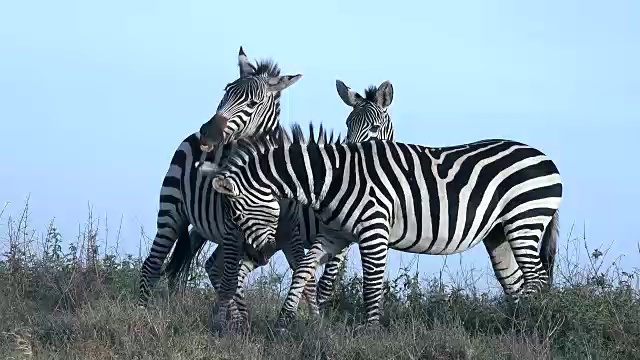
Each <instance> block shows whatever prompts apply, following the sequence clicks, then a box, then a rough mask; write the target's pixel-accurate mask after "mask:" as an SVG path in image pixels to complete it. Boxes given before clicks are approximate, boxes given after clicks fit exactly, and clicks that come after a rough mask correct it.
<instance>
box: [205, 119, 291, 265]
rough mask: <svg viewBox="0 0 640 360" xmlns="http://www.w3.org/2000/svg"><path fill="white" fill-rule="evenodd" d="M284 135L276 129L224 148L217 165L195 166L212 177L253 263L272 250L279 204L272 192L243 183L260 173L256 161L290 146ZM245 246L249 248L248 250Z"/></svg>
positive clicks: (254, 182) (259, 183) (257, 183)
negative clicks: (273, 148) (281, 147)
mask: <svg viewBox="0 0 640 360" xmlns="http://www.w3.org/2000/svg"><path fill="white" fill-rule="evenodd" d="M290 143H291V140H290V137H289V135H288V134H287V132H286V131H285V130H284V129H283V128H282V127H281V126H280V125H278V126H276V128H275V129H274V131H273V132H271V133H260V134H256V135H254V136H247V137H244V138H240V139H237V140H234V141H231V142H229V143H227V144H225V145H224V147H223V150H222V151H223V152H226V153H228V154H229V155H228V157H227V158H226V159H224V160H223V161H222V162H221V163H220V164H215V163H210V162H208V161H203V162H201V163H199V164H198V165H196V167H197V168H198V171H199V172H200V173H201V174H202V175H203V176H207V177H208V176H211V177H213V180H212V183H213V188H214V190H215V191H217V192H219V193H221V194H223V195H225V196H226V198H227V200H228V202H227V204H228V205H229V210H230V213H231V217H232V220H233V222H234V223H235V224H236V226H238V228H239V229H240V230H241V232H242V233H243V234H244V237H245V240H246V242H245V248H246V249H253V251H250V253H252V254H251V255H252V257H254V259H260V256H256V254H264V253H265V252H266V251H267V249H269V248H270V247H273V246H275V235H276V229H277V227H278V221H279V217H280V202H279V200H278V198H277V197H276V194H274V192H273V191H272V188H271V187H270V186H269V185H268V184H267V183H265V182H264V181H262V180H260V178H259V177H258V178H256V179H254V180H250V181H249V182H247V179H248V177H250V176H251V174H256V173H259V172H261V171H263V170H262V169H260V164H259V163H258V162H256V161H255V160H256V157H257V156H258V155H259V154H261V153H263V152H264V151H266V149H267V148H272V147H275V146H277V145H284V144H290ZM246 245H249V246H248V247H247V246H246Z"/></svg>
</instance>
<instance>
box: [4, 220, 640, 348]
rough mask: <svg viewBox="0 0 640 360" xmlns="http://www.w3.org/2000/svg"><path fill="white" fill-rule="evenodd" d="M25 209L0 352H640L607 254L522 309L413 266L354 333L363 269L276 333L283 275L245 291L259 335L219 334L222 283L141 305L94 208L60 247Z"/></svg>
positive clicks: (618, 275) (8, 263)
mask: <svg viewBox="0 0 640 360" xmlns="http://www.w3.org/2000/svg"><path fill="white" fill-rule="evenodd" d="M27 214H28V211H27V209H26V208H25V211H24V212H23V213H21V214H18V216H17V217H9V216H4V220H3V221H5V223H6V224H7V228H6V229H7V230H6V236H5V237H4V239H3V241H2V244H1V245H0V246H1V247H0V249H2V250H3V252H4V254H3V255H2V257H0V287H1V289H2V294H1V296H0V319H1V320H0V333H1V334H0V358H2V359H535V360H540V359H551V358H553V359H638V358H640V297H639V292H638V285H637V281H638V276H639V274H638V271H635V272H633V271H628V272H623V271H621V270H619V269H617V268H616V267H615V266H614V267H610V268H606V269H605V268H604V267H603V265H602V264H604V263H605V262H604V261H603V257H604V255H605V254H603V251H600V250H598V251H593V252H592V253H591V254H590V256H589V262H588V263H580V262H577V261H575V260H572V259H571V258H570V257H567V256H565V257H563V258H561V259H560V260H561V261H560V263H559V264H557V270H556V271H557V274H559V275H558V276H557V280H558V282H559V283H560V285H561V286H558V287H557V288H555V289H553V290H552V291H551V292H550V293H548V294H546V295H544V296H543V297H539V298H537V299H531V301H527V302H526V303H524V304H522V305H521V306H520V307H519V308H517V309H513V308H511V307H510V306H508V304H506V303H505V302H504V301H503V299H502V297H501V296H493V295H491V294H483V293H479V292H478V291H476V290H475V289H469V288H466V289H456V288H451V287H450V286H445V285H446V284H443V283H442V281H440V280H432V281H419V280H418V277H417V274H412V273H410V272H409V271H406V272H404V273H403V274H401V276H399V277H398V278H396V279H392V280H390V281H389V282H388V284H387V289H388V292H387V295H386V298H385V305H384V306H385V312H386V314H385V319H384V321H385V323H386V324H385V325H386V326H385V327H384V328H383V329H381V330H380V331H377V332H369V333H363V334H357V335H354V334H353V324H354V322H358V321H359V319H360V316H361V310H362V309H361V303H362V301H361V292H360V291H361V282H360V277H359V276H357V274H344V273H343V274H342V275H341V278H340V283H339V286H338V289H337V291H336V295H335V297H334V299H333V306H332V308H331V310H330V311H329V312H328V313H327V314H325V316H324V317H323V318H322V319H309V318H308V317H305V316H304V315H303V314H302V312H303V311H302V310H301V316H299V319H298V320H297V321H296V322H295V323H294V324H293V325H292V328H291V331H290V332H289V333H288V334H285V335H278V336H274V335H273V333H272V332H271V328H270V325H271V324H272V323H273V320H274V319H275V315H276V312H277V310H278V309H279V306H280V304H281V297H282V294H283V292H282V289H283V288H286V284H284V285H283V284H281V281H282V275H281V274H273V275H270V276H266V277H262V278H259V279H257V280H256V281H254V282H252V284H251V285H250V286H249V289H248V292H247V298H248V300H249V301H250V303H251V310H252V324H251V330H250V333H248V334H244V335H243V334H235V333H229V334H227V335H226V336H225V337H222V338H219V337H216V336H214V335H213V334H211V333H210V332H209V324H210V312H211V311H210V309H211V306H212V304H213V299H214V298H215V294H214V293H213V291H212V290H210V289H208V288H203V287H199V286H198V287H197V286H190V287H189V288H188V289H187V291H186V292H185V293H184V294H181V295H177V294H176V295H171V294H169V292H168V291H167V290H166V286H165V285H164V284H161V286H160V289H159V290H158V291H156V294H155V300H154V301H153V302H152V304H151V306H150V307H149V308H148V309H147V310H140V309H138V308H137V307H136V306H135V298H136V294H137V281H138V269H139V268H140V263H141V261H140V259H138V258H134V257H132V256H120V255H117V254H104V251H101V253H102V254H100V255H99V252H98V251H97V250H98V247H101V248H103V247H105V245H106V244H102V243H100V241H98V240H97V239H98V238H99V236H98V229H97V225H96V222H95V221H93V220H92V217H91V215H90V218H89V221H88V222H87V225H86V227H85V229H83V230H82V231H81V234H80V236H79V238H78V240H77V241H75V242H73V244H72V245H71V246H65V247H63V246H62V244H63V242H62V239H61V238H60V234H59V233H58V232H57V230H56V228H55V226H54V225H53V224H50V226H49V228H48V231H47V234H46V235H45V236H43V237H39V238H38V237H35V236H34V235H33V234H34V232H33V231H32V230H31V229H28V228H27V225H26V224H27V223H28V222H27ZM0 217H2V214H0ZM571 244H572V245H576V246H577V245H581V244H582V242H581V241H580V240H574V241H573V242H572V243H571ZM636 257H637V255H636ZM196 270H198V271H199V273H197V274H195V275H196V276H195V277H194V278H193V279H192V284H195V283H198V282H199V281H200V280H201V276H202V274H201V271H202V267H201V266H197V267H196ZM302 308H303V307H301V309H302Z"/></svg>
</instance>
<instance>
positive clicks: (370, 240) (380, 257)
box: [358, 220, 389, 328]
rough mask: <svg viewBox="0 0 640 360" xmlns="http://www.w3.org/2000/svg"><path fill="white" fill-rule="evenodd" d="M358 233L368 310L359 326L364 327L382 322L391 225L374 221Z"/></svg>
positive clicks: (363, 291) (363, 292) (363, 290)
mask: <svg viewBox="0 0 640 360" xmlns="http://www.w3.org/2000/svg"><path fill="white" fill-rule="evenodd" d="M370 221H371V220H369V222H370ZM358 233H359V234H360V235H359V237H360V243H359V244H358V245H359V249H360V259H361V262H362V298H363V300H364V308H365V311H366V323H365V324H364V325H363V326H360V327H359V328H362V327H369V326H377V325H378V324H379V323H380V302H381V300H382V290H383V289H382V288H383V282H384V272H385V270H386V266H387V252H388V249H389V227H388V225H386V224H381V223H374V224H371V225H369V226H367V227H364V228H363V229H362V230H360V231H358ZM364 234H366V237H365V236H363V235H364Z"/></svg>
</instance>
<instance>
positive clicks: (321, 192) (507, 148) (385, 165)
mask: <svg viewBox="0 0 640 360" xmlns="http://www.w3.org/2000/svg"><path fill="white" fill-rule="evenodd" d="M311 138H313V136H312V137H311ZM265 139H266V140H265ZM270 139H271V138H269V137H266V138H265V137H263V138H254V139H247V140H246V141H241V142H242V145H241V146H239V147H238V150H237V151H236V152H235V153H234V154H232V155H231V156H230V157H229V158H228V160H227V161H225V163H224V164H223V165H222V166H221V167H220V168H219V169H218V171H216V174H215V177H214V178H213V180H212V181H213V186H214V188H215V190H216V191H218V192H221V193H224V194H225V195H226V196H227V197H228V198H229V200H230V203H229V205H230V209H231V212H232V213H234V214H242V215H241V216H239V217H236V218H235V220H236V222H237V224H238V227H239V228H240V229H241V231H242V232H243V233H244V234H245V238H246V241H247V242H249V243H250V244H251V246H253V247H254V248H255V249H257V250H258V251H260V249H262V248H263V247H265V246H269V244H271V243H272V242H273V239H274V234H275V228H274V226H273V225H272V221H271V220H270V217H271V216H274V214H275V215H277V210H278V201H277V200H276V199H280V198H289V199H295V200H296V201H299V202H300V203H301V204H304V205H309V206H310V207H311V208H313V209H314V211H315V212H316V213H317V214H318V216H319V217H320V218H321V220H322V222H323V224H326V225H325V226H326V229H322V230H321V231H320V234H319V239H318V241H316V242H315V243H314V244H313V246H312V248H311V249H310V250H309V252H307V255H306V256H305V259H304V261H303V262H302V264H300V266H299V267H298V268H297V269H296V271H295V272H294V274H293V281H292V285H291V288H290V292H289V294H288V296H287V300H286V301H285V304H284V306H283V308H282V311H281V314H280V321H281V322H284V323H286V321H287V320H288V319H290V318H291V317H292V316H293V315H294V314H295V309H296V308H297V305H298V301H299V298H300V293H301V289H302V287H303V286H304V283H305V281H307V280H308V279H309V277H311V276H313V274H314V272H315V268H316V266H317V264H318V262H320V261H322V260H323V259H325V258H327V257H329V256H331V255H333V254H336V253H338V252H339V251H341V250H342V249H344V248H345V247H346V246H348V245H349V243H352V242H356V243H358V246H359V250H360V255H361V260H362V261H361V262H362V268H363V296H364V305H365V309H366V312H367V322H368V323H370V324H374V323H377V322H378V320H379V302H380V299H381V295H382V284H383V275H384V272H385V267H386V258H387V251H388V249H389V248H392V249H396V250H399V251H404V252H410V253H420V254H434V255H446V254H454V253H459V252H462V251H465V250H467V249H469V248H471V247H473V246H475V245H476V244H478V243H479V242H481V241H483V242H484V243H485V246H486V247H487V249H488V250H489V253H490V255H491V258H492V262H493V261H497V262H499V264H497V265H498V266H497V267H498V268H499V269H500V270H501V271H504V272H508V273H512V274H515V275H514V276H515V277H523V278H524V280H523V281H521V282H516V283H517V284H523V285H522V286H521V287H518V288H512V289H510V292H511V294H512V295H515V294H517V293H530V292H534V291H537V290H539V289H540V288H541V287H542V286H544V285H545V284H546V283H547V282H548V272H547V269H549V268H550V267H551V266H552V264H553V254H548V253H543V255H542V258H541V256H540V254H539V253H538V243H539V242H541V240H542V243H543V247H552V246H555V241H556V239H557V210H558V207H559V205H560V201H561V198H562V183H561V180H560V175H559V172H558V169H557V167H556V165H555V164H554V163H553V161H552V160H551V159H549V158H548V157H547V156H546V155H545V154H543V153H542V152H541V151H539V150H537V149H535V148H533V147H530V146H528V145H525V144H522V143H519V142H516V141H511V140H499V139H492V140H483V141H478V142H474V143H469V144H464V145H456V146H449V147H441V148H431V147H427V146H421V145H415V144H404V143H394V142H391V141H382V140H369V141H365V142H361V143H342V144H331V145H319V144H316V143H308V144H294V145H287V144H284V143H282V142H281V141H278V140H270ZM274 159H287V162H286V164H280V163H278V162H277V161H274ZM311 164H313V166H311ZM265 209H270V210H268V211H266V210H265ZM343 232H346V233H349V234H351V236H340V233H343ZM323 234H330V235H331V236H329V237H325V236H324V235H323ZM550 244H552V245H550ZM495 268H496V264H495V263H494V269H495ZM503 286H505V284H503Z"/></svg>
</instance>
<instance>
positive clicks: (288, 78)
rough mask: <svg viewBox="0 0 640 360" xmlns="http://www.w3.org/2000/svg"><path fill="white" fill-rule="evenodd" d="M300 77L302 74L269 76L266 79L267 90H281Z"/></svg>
mask: <svg viewBox="0 0 640 360" xmlns="http://www.w3.org/2000/svg"><path fill="white" fill-rule="evenodd" d="M301 77H302V74H296V75H283V76H276V77H272V78H269V80H267V83H268V84H269V91H270V92H276V91H282V90H284V89H286V88H288V87H289V86H291V85H293V84H295V83H296V81H298V80H300V78H301Z"/></svg>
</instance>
